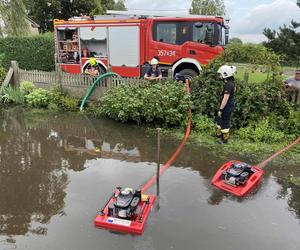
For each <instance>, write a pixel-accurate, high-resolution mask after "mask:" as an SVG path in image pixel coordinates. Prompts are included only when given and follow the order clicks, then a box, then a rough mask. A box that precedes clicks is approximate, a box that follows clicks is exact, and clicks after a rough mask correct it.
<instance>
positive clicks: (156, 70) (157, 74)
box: [144, 58, 162, 81]
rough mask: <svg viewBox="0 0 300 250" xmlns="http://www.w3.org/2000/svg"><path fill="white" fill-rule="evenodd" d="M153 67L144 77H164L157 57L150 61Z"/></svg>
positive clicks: (151, 79)
mask: <svg viewBox="0 0 300 250" xmlns="http://www.w3.org/2000/svg"><path fill="white" fill-rule="evenodd" d="M150 64H151V67H150V68H149V69H148V70H147V72H146V74H145V75H144V78H145V79H146V80H150V81H153V80H160V79H161V78H162V74H161V70H160V68H159V66H158V60H157V59H156V58H153V59H152V60H151V61H150Z"/></svg>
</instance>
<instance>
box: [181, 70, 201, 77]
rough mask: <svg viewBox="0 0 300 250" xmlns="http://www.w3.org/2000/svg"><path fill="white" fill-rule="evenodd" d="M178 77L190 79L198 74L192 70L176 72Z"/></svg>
mask: <svg viewBox="0 0 300 250" xmlns="http://www.w3.org/2000/svg"><path fill="white" fill-rule="evenodd" d="M178 73H179V74H180V75H183V76H184V77H185V78H186V79H192V78H193V77H195V76H197V75H198V73H197V72H196V71H194V70H192V69H183V70H180V71H179V72H178Z"/></svg>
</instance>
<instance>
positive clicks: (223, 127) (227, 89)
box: [216, 80, 235, 143]
mask: <svg viewBox="0 0 300 250" xmlns="http://www.w3.org/2000/svg"><path fill="white" fill-rule="evenodd" d="M234 93H235V84H234V81H233V80H228V81H227V82H226V83H225V85H224V89H223V92H222V95H221V102H222V100H223V98H224V95H225V94H229V98H228V101H227V104H226V105H225V107H224V109H223V110H221V111H222V115H221V117H220V118H218V119H216V135H217V137H219V138H221V139H222V142H224V143H226V142H227V141H228V138H229V129H230V117H231V114H232V112H233V109H234Z"/></svg>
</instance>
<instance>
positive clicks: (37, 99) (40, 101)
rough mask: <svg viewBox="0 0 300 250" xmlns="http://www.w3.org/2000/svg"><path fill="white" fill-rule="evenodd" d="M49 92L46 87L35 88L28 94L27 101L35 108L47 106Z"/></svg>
mask: <svg viewBox="0 0 300 250" xmlns="http://www.w3.org/2000/svg"><path fill="white" fill-rule="evenodd" d="M49 95H50V94H49V92H48V91H47V90H45V89H41V88H38V89H34V90H33V91H32V92H31V93H30V94H28V95H26V102H27V103H28V104H29V106H31V107H34V108H46V107H47V106H48V104H49V100H50V98H49Z"/></svg>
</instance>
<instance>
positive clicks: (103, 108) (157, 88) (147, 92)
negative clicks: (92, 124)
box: [89, 81, 190, 126]
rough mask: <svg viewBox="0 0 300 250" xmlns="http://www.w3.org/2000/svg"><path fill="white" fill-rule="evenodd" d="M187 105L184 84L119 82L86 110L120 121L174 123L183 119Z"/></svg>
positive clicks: (166, 124)
mask: <svg viewBox="0 0 300 250" xmlns="http://www.w3.org/2000/svg"><path fill="white" fill-rule="evenodd" d="M189 106H190V98H189V95H188V94H187V93H186V91H185V86H184V84H182V83H178V82H176V83H174V82H168V81H165V82H159V83H153V82H151V83H147V84H145V85H144V86H138V85H125V84H123V85H120V86H118V87H116V88H113V89H110V90H109V91H108V92H107V93H106V95H105V96H104V97H102V98H101V99H100V102H99V103H96V104H94V105H93V106H92V107H91V108H90V110H89V111H90V112H91V113H92V114H93V115H94V116H96V117H98V116H101V115H104V116H107V117H109V118H112V119H114V120H118V121H121V122H130V121H133V122H136V123H138V124H142V123H144V124H160V125H165V126H177V125H180V124H181V123H183V122H184V121H185V119H186V117H187V110H188V109H189Z"/></svg>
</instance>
